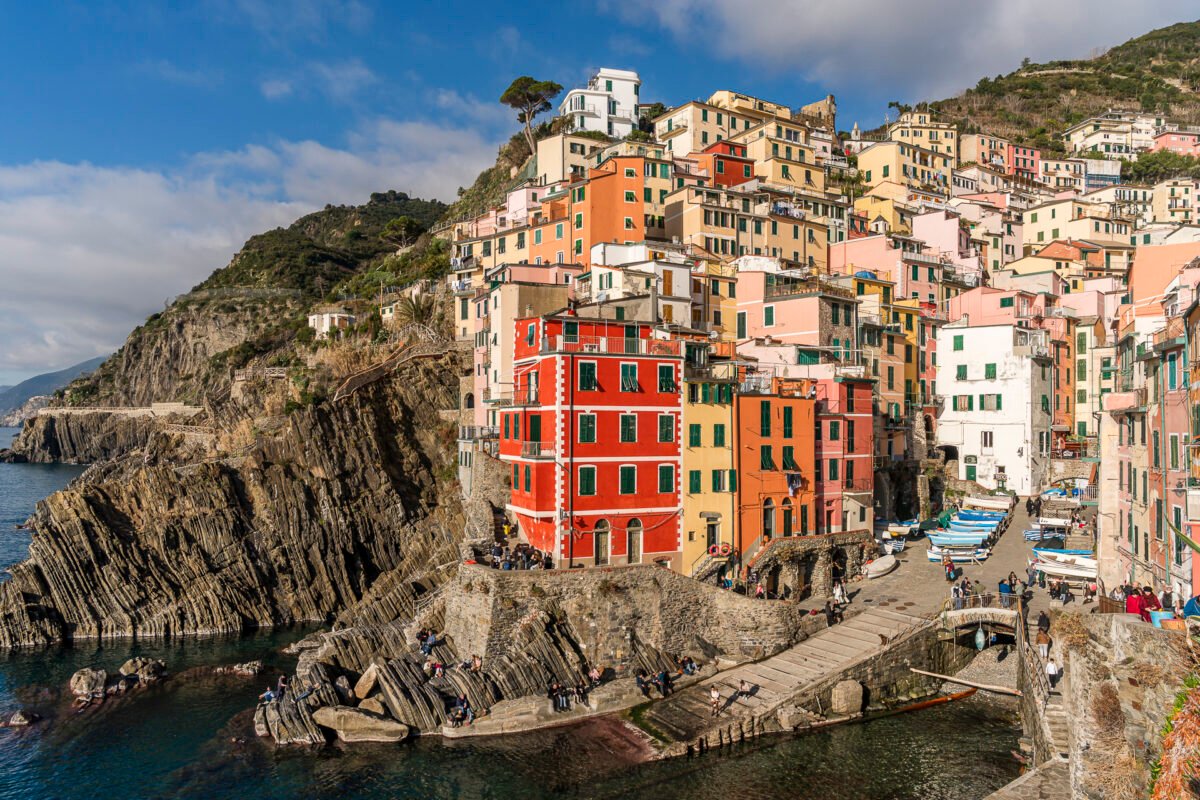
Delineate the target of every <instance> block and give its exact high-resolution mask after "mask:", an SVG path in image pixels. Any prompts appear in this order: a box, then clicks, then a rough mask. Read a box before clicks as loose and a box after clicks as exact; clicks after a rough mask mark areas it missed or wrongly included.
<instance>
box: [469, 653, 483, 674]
mask: <svg viewBox="0 0 1200 800" xmlns="http://www.w3.org/2000/svg"><path fill="white" fill-rule="evenodd" d="M482 671H483V659H482V658H480V657H479V656H476V655H473V656H471V672H482Z"/></svg>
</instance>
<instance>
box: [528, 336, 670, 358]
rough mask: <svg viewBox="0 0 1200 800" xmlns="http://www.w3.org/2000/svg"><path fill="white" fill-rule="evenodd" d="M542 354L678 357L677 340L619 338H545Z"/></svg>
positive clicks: (543, 338) (542, 344) (543, 339)
mask: <svg viewBox="0 0 1200 800" xmlns="http://www.w3.org/2000/svg"><path fill="white" fill-rule="evenodd" d="M541 352H542V353H581V354H587V353H596V354H608V355H621V356H648V355H649V356H678V355H680V354H681V353H682V347H681V343H680V342H679V341H677V340H671V341H668V340H663V339H625V338H622V337H619V336H545V337H542V343H541Z"/></svg>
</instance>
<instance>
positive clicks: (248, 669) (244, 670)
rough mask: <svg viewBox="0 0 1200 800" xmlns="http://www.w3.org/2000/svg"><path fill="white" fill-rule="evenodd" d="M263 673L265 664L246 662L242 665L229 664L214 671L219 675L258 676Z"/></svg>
mask: <svg viewBox="0 0 1200 800" xmlns="http://www.w3.org/2000/svg"><path fill="white" fill-rule="evenodd" d="M262 671H263V662H261V661H246V662H244V663H242V664H227V665H225V666H221V667H217V668H216V669H214V670H213V672H215V673H216V674H218V675H257V674H259V673H260V672H262Z"/></svg>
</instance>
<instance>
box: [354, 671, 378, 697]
mask: <svg viewBox="0 0 1200 800" xmlns="http://www.w3.org/2000/svg"><path fill="white" fill-rule="evenodd" d="M378 682H379V667H378V665H376V664H372V665H371V666H369V667H367V669H366V671H364V672H363V674H362V677H361V678H359V679H358V683H356V684H354V696H355V697H357V698H358V699H359V700H365V699H366V698H368V697H370V696H371V692H373V691H374V690H375V684H376V683H378Z"/></svg>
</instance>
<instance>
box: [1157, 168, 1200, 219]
mask: <svg viewBox="0 0 1200 800" xmlns="http://www.w3.org/2000/svg"><path fill="white" fill-rule="evenodd" d="M1150 213H1151V217H1152V221H1154V222H1170V223H1185V224H1191V223H1192V222H1193V221H1194V220H1195V219H1196V183H1195V181H1193V180H1190V179H1183V178H1173V179H1171V180H1167V181H1163V182H1162V183H1159V184H1157V185H1156V186H1155V187H1154V199H1153V201H1152V202H1151V212H1150Z"/></svg>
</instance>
